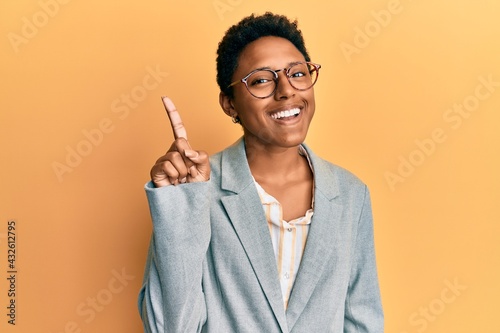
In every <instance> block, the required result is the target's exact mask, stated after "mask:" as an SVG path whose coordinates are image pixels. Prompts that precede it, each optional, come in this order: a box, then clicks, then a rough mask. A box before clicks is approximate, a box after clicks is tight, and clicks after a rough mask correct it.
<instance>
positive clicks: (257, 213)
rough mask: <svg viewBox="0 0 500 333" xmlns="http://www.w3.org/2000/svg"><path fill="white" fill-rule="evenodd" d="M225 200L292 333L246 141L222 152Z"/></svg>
mask: <svg viewBox="0 0 500 333" xmlns="http://www.w3.org/2000/svg"><path fill="white" fill-rule="evenodd" d="M221 187H222V189H223V190H226V191H231V192H233V194H229V195H227V196H224V197H222V198H221V201H222V204H223V206H224V208H225V210H226V212H227V214H228V216H229V220H230V221H231V223H232V225H233V227H234V230H235V232H236V233H237V235H238V238H239V239H240V242H241V245H242V246H243V248H244V250H245V252H246V254H247V257H248V260H249V261H250V264H251V265H252V268H253V271H254V272H255V275H256V276H257V279H258V280H259V284H260V286H261V288H262V290H263V292H264V294H265V296H266V299H267V301H268V304H269V306H270V308H271V309H272V311H273V313H274V316H275V318H276V321H277V322H278V323H279V325H280V327H281V330H282V332H288V327H287V320H286V316H285V309H284V306H283V297H282V295H281V287H280V284H279V280H278V268H277V267H276V260H275V258H274V254H273V253H274V250H273V245H272V241H271V236H270V234H269V228H268V226H267V221H266V216H265V214H264V210H263V209H262V203H261V201H260V198H259V194H258V193H257V189H256V187H255V185H254V181H253V178H252V174H251V172H250V167H249V166H248V161H247V158H246V153H245V145H244V142H243V140H242V139H240V140H239V141H237V142H236V143H235V144H234V145H232V146H231V147H229V148H227V149H226V150H224V151H223V152H222V157H221Z"/></svg>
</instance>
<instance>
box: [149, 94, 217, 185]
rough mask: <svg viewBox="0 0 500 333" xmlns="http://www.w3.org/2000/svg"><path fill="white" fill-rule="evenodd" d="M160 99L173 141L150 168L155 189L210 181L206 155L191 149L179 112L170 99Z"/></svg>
mask: <svg viewBox="0 0 500 333" xmlns="http://www.w3.org/2000/svg"><path fill="white" fill-rule="evenodd" d="M161 99H162V101H163V105H164V106H165V110H167V115H168V118H169V119H170V125H171V126H172V131H173V133H174V138H175V140H174V142H173V143H172V145H171V146H170V149H169V150H168V151H167V153H166V154H165V155H163V156H162V157H160V158H159V159H158V160H157V161H156V163H155V165H154V166H153V168H151V180H152V181H153V183H154V184H155V186H156V187H162V186H168V185H178V184H182V183H194V182H203V181H207V180H208V179H210V162H209V159H208V155H207V153H206V152H204V151H201V150H193V149H192V148H191V146H190V145H189V142H188V141H187V132H186V128H185V127H184V124H183V123H182V119H181V116H180V114H179V111H177V109H176V107H175V105H174V103H172V100H171V99H170V98H168V97H162V98H161Z"/></svg>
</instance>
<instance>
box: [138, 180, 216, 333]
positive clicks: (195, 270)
mask: <svg viewBox="0 0 500 333" xmlns="http://www.w3.org/2000/svg"><path fill="white" fill-rule="evenodd" d="M145 189H146V194H147V198H148V202H149V208H150V212H151V217H152V220H153V235H152V237H151V242H150V247H149V252H148V258H147V261H146V269H145V273H144V280H143V285H142V288H141V291H140V293H139V304H138V305H139V313H140V315H141V318H142V321H143V324H144V330H145V332H154V333H156V332H165V333H166V332H201V330H202V328H203V325H204V323H205V322H206V317H207V314H206V304H205V298H204V294H203V290H202V272H203V263H204V260H205V258H206V252H207V249H208V244H209V241H210V205H209V181H208V182H200V183H191V184H182V185H178V186H166V187H160V188H155V187H154V185H153V184H152V183H151V182H150V183H148V184H146V186H145Z"/></svg>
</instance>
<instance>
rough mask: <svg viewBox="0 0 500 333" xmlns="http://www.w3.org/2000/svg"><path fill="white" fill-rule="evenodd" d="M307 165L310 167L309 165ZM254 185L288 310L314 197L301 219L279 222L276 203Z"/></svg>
mask: <svg viewBox="0 0 500 333" xmlns="http://www.w3.org/2000/svg"><path fill="white" fill-rule="evenodd" d="M300 148H301V149H300V153H301V154H303V155H305V156H306V157H307V158H308V156H307V153H306V152H305V149H303V147H302V146H300ZM308 160H309V158H308ZM309 165H311V163H310V162H309ZM311 170H312V166H311ZM255 185H256V187H257V191H258V193H259V196H260V200H261V202H262V207H263V208H264V212H265V214H266V219H267V223H268V227H269V232H270V234H271V240H272V243H273V249H274V255H275V257H276V263H277V265H278V274H279V280H280V283H281V293H282V295H283V302H284V305H285V309H286V308H287V307H288V299H289V298H290V292H291V291H292V287H293V283H294V282H295V277H296V276H297V271H298V270H299V266H300V262H301V260H302V254H303V253H304V248H305V246H306V240H307V234H308V232H309V225H310V224H311V218H312V215H313V207H314V196H313V201H312V203H311V209H309V210H307V212H306V213H305V215H304V216H302V217H299V218H297V219H294V220H292V221H285V220H283V210H282V207H281V204H280V203H279V202H278V200H276V199H275V198H274V197H273V196H272V195H270V194H268V193H266V191H265V190H264V189H263V188H262V187H261V186H260V185H259V184H258V183H257V182H255ZM313 187H314V186H313ZM313 195H314V191H313Z"/></svg>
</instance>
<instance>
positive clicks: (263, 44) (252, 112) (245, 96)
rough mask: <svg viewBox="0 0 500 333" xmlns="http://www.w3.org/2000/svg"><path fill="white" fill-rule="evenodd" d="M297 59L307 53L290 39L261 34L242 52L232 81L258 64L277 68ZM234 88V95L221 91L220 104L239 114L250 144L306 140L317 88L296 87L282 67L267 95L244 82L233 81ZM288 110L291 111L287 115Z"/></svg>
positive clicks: (276, 144) (273, 145)
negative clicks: (273, 89) (260, 94)
mask: <svg viewBox="0 0 500 333" xmlns="http://www.w3.org/2000/svg"><path fill="white" fill-rule="evenodd" d="M298 61H305V59H304V56H303V55H302V53H300V51H299V50H298V49H297V48H296V47H295V46H294V45H293V44H292V43H291V42H290V41H288V40H287V39H284V38H280V37H273V36H269V37H261V38H259V39H257V40H256V41H254V42H252V43H250V44H248V45H247V46H246V47H245V49H244V50H243V52H242V53H241V54H240V57H239V59H238V67H237V69H236V71H235V73H234V74H233V81H237V80H241V79H242V78H243V77H245V76H246V75H247V74H248V73H250V72H251V71H253V70H254V69H256V68H270V69H273V70H278V69H283V68H287V67H289V66H290V65H291V64H293V63H296V62H298ZM233 92H234V97H233V98H229V97H227V96H225V95H221V98H220V101H221V106H222V108H223V109H224V111H225V112H226V114H228V115H230V116H238V117H239V118H240V121H241V125H242V126H243V131H244V136H245V143H246V145H247V148H248V147H256V146H263V148H264V147H265V148H267V149H270V148H280V147H281V148H291V147H296V146H298V145H299V144H301V143H302V142H303V141H304V140H305V137H306V135H307V130H308V128H309V124H310V123H311V120H312V117H313V115H314V109H315V102H314V88H310V89H308V90H305V91H299V90H296V89H294V88H293V87H292V86H291V85H290V83H289V82H288V80H287V78H286V75H285V73H284V71H280V72H278V86H277V88H276V92H275V93H274V95H272V96H270V97H268V98H265V99H258V98H256V97H254V96H252V95H251V94H250V93H249V92H248V90H247V88H246V87H245V85H244V84H243V83H239V84H236V85H234V86H233ZM285 111H289V112H288V113H287V114H288V115H289V114H290V113H291V114H292V115H291V116H290V115H289V116H285V115H286V114H285V113H284V112H285Z"/></svg>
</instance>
